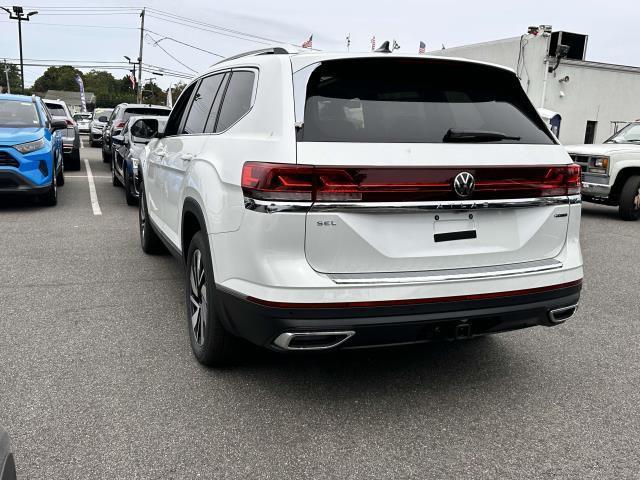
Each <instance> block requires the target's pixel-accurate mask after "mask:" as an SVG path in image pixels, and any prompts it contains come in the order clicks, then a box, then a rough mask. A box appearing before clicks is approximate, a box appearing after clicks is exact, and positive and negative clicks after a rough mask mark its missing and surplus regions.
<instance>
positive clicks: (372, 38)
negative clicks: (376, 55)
mask: <svg viewBox="0 0 640 480" xmlns="http://www.w3.org/2000/svg"><path fill="white" fill-rule="evenodd" d="M375 49H376V36H375V35H374V36H373V37H371V51H372V52H373V51H374V50H375Z"/></svg>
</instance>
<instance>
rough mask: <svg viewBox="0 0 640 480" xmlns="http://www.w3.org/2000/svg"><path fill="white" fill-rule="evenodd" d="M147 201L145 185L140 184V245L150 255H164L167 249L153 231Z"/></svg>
mask: <svg viewBox="0 0 640 480" xmlns="http://www.w3.org/2000/svg"><path fill="white" fill-rule="evenodd" d="M147 211H148V210H147V199H146V198H145V193H144V183H143V184H140V202H139V203H138V230H139V231H140V245H141V246H142V251H143V252H144V253H147V254H149V255H157V254H159V253H164V251H165V247H164V245H163V243H162V240H160V237H159V236H158V234H157V233H156V231H155V230H154V229H153V225H152V224H151V222H150V221H149V216H148V214H147Z"/></svg>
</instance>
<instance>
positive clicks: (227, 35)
mask: <svg viewBox="0 0 640 480" xmlns="http://www.w3.org/2000/svg"><path fill="white" fill-rule="evenodd" d="M147 15H148V16H149V18H155V19H156V20H162V21H163V22H168V23H170V24H172V25H182V26H183V27H190V28H195V29H196V30H202V31H203V32H209V33H213V34H215V35H222V36H223V37H230V38H236V39H238V40H244V41H245V42H253V43H260V44H262V45H272V44H273V43H280V44H285V45H291V44H289V43H287V42H263V41H261V40H252V39H250V38H244V37H239V36H237V35H231V34H229V33H224V32H218V31H215V30H211V29H209V28H203V27H199V26H196V25H192V24H189V23H182V22H179V21H177V20H169V19H166V18H162V17H158V16H157V15H153V14H151V13H148V14H147Z"/></svg>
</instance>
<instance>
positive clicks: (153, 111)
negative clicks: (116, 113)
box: [122, 108, 171, 122]
mask: <svg viewBox="0 0 640 480" xmlns="http://www.w3.org/2000/svg"><path fill="white" fill-rule="evenodd" d="M170 113H171V110H169V109H167V108H127V109H126V110H125V111H124V113H123V114H122V121H123V122H126V121H127V120H129V117H132V116H134V115H156V116H159V117H168V116H169V114H170Z"/></svg>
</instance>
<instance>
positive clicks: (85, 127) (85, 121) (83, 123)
mask: <svg viewBox="0 0 640 480" xmlns="http://www.w3.org/2000/svg"><path fill="white" fill-rule="evenodd" d="M92 118H93V116H92V115H91V114H90V113H75V114H74V115H73V119H74V120H75V121H76V123H77V124H78V131H79V132H80V133H89V124H90V123H91V119H92Z"/></svg>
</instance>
